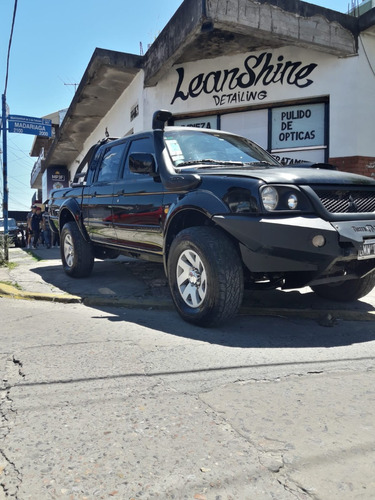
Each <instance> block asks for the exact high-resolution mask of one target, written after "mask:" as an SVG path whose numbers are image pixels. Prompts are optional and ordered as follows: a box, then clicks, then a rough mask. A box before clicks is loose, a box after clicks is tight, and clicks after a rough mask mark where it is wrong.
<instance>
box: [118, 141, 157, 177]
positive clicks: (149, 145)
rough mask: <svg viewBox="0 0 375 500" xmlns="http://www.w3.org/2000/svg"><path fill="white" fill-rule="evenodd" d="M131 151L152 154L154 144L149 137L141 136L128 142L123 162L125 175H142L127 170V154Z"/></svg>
mask: <svg viewBox="0 0 375 500" xmlns="http://www.w3.org/2000/svg"><path fill="white" fill-rule="evenodd" d="M132 153H152V154H154V153H155V151H154V144H153V141H152V139H151V137H142V138H141V139H136V140H135V141H132V142H131V143H130V148H129V151H128V154H127V157H126V163H125V175H126V176H129V175H130V176H139V175H140V176H142V175H143V174H135V173H134V172H130V170H129V156H130V155H131V154H132Z"/></svg>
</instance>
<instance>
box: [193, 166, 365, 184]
mask: <svg viewBox="0 0 375 500" xmlns="http://www.w3.org/2000/svg"><path fill="white" fill-rule="evenodd" d="M196 172H197V173H198V174H199V175H200V176H201V177H202V178H203V177H205V176H225V177H247V178H252V179H258V180H260V181H263V182H264V183H266V184H297V185H303V184H308V185H310V184H347V185H349V184H350V185H353V184H354V185H355V184H358V185H362V186H363V185H370V186H375V179H372V178H371V177H365V176H363V175H357V174H351V173H348V172H339V171H337V170H325V169H320V168H298V167H265V168H256V169H254V168H240V169H234V168H228V169H227V168H214V167H212V168H210V170H203V169H202V170H200V169H197V170H196Z"/></svg>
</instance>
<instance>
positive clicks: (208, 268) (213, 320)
mask: <svg viewBox="0 0 375 500" xmlns="http://www.w3.org/2000/svg"><path fill="white" fill-rule="evenodd" d="M168 279H169V286H170V289H171V294H172V298H173V301H174V303H175V305H176V308H177V311H178V312H179V314H180V316H181V317H182V318H183V319H184V320H185V321H188V322H190V323H194V324H197V325H200V326H214V325H218V324H220V323H222V322H223V321H226V320H228V319H229V318H231V317H233V316H234V315H235V314H236V313H237V312H238V309H239V307H240V305H241V302H242V297H243V271H242V263H241V259H240V257H239V254H238V252H237V250H236V248H235V246H234V245H233V243H232V242H231V240H230V239H229V238H228V237H227V236H226V235H225V234H224V233H222V232H221V231H220V230H218V229H216V228H211V227H191V228H187V229H184V230H183V231H181V232H180V233H179V234H178V235H177V236H176V238H175V239H174V241H173V243H172V245H171V248H170V252H169V258H168Z"/></svg>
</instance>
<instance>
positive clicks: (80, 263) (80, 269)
mask: <svg viewBox="0 0 375 500" xmlns="http://www.w3.org/2000/svg"><path fill="white" fill-rule="evenodd" d="M60 240H61V241H60V252H61V260H62V263H63V268H64V271H65V272H66V274H68V275H69V276H72V277H73V278H84V277H86V276H89V274H90V273H91V271H92V268H93V266H94V253H93V250H92V245H91V243H90V242H88V241H86V240H85V239H84V237H83V236H82V234H81V232H80V230H79V229H78V226H77V224H75V223H74V222H67V223H66V224H65V225H64V227H63V229H62V231H61V238H60Z"/></svg>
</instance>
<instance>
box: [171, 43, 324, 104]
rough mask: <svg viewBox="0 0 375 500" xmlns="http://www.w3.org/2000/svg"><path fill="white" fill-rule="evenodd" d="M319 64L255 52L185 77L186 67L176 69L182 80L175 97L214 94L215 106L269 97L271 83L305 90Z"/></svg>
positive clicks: (178, 83)
mask: <svg viewBox="0 0 375 500" xmlns="http://www.w3.org/2000/svg"><path fill="white" fill-rule="evenodd" d="M317 66H318V65H317V64H316V63H309V64H304V63H303V62H302V61H291V60H287V59H285V58H284V56H283V55H278V56H276V55H275V54H273V53H272V52H262V53H261V54H259V55H256V54H251V55H249V56H248V57H246V58H245V59H244V60H243V62H242V64H241V65H238V66H234V67H230V68H225V69H222V70H212V71H207V72H203V73H198V74H196V75H194V76H193V77H192V78H189V77H186V76H185V69H184V68H183V67H179V68H176V71H177V74H178V82H177V85H176V89H175V92H174V96H173V98H172V100H171V104H173V103H174V102H175V101H177V100H181V101H186V100H187V99H195V98H197V97H199V96H201V95H210V96H212V99H213V101H214V104H215V106H224V105H233V104H244V103H249V102H252V101H263V100H264V99H266V98H267V89H268V87H269V85H283V86H287V85H289V86H291V87H297V88H299V89H303V88H306V87H309V86H310V85H311V84H312V83H314V81H313V80H312V78H311V76H312V73H313V72H314V70H315V68H316V67H317Z"/></svg>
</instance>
